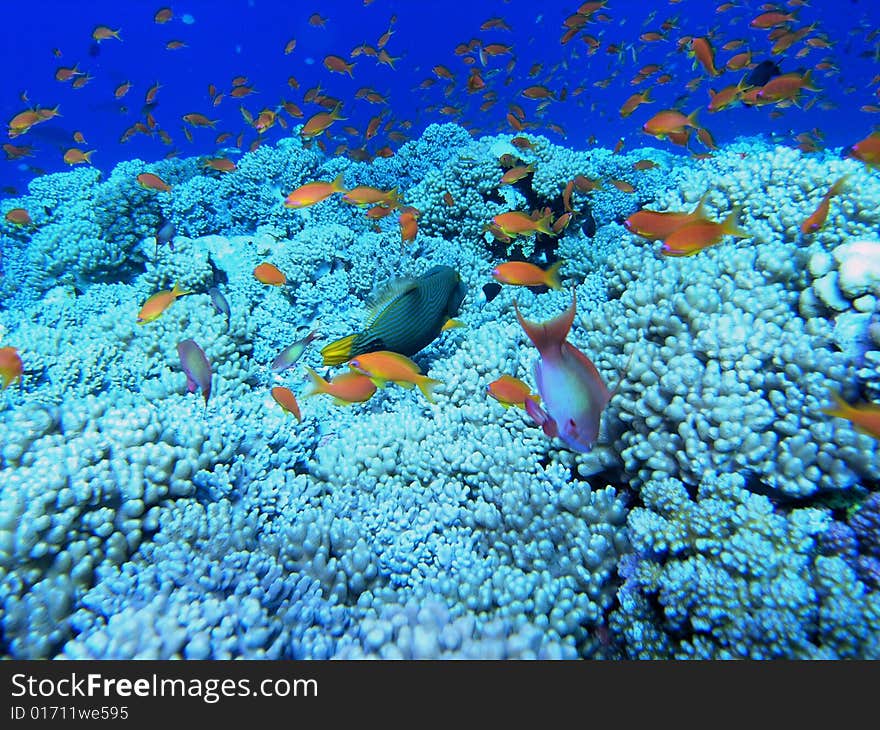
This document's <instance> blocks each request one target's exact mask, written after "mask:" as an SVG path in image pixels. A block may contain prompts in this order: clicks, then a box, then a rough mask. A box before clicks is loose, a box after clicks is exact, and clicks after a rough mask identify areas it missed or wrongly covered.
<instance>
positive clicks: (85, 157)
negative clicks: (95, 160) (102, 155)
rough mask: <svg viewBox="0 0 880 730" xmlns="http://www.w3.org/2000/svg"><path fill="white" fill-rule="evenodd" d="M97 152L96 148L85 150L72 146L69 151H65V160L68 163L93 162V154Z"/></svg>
mask: <svg viewBox="0 0 880 730" xmlns="http://www.w3.org/2000/svg"><path fill="white" fill-rule="evenodd" d="M94 153H95V151H94V150H89V151H88V152H83V151H82V150H80V149H77V148H76V147H71V148H70V149H69V150H67V152H65V153H64V162H65V163H67V164H68V165H79V164H82V163H88V164H89V165H91V164H92V155H93V154H94Z"/></svg>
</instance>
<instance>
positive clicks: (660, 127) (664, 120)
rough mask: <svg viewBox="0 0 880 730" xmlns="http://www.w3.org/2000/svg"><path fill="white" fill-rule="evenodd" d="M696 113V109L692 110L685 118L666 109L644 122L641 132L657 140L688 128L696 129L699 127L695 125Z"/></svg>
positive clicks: (679, 113)
mask: <svg viewBox="0 0 880 730" xmlns="http://www.w3.org/2000/svg"><path fill="white" fill-rule="evenodd" d="M698 111H699V110H698V109H694V111H692V112H691V113H690V114H688V115H687V116H685V115H684V114H682V113H681V112H679V111H676V110H675V109H666V110H664V111H662V112H658V113H657V114H655V115H654V116H653V117H651V118H650V119H649V120H648V121H647V122H645V124H644V126H643V127H642V130H643V131H644V132H645V133H646V134H650V135H651V136H653V137H657V138H658V139H663V138H664V137H667V136H669V135H670V134H673V133H675V132H684V131H685V129H686V128H688V127H691V128H693V129H697V128H699V125H698V124H697V112H698Z"/></svg>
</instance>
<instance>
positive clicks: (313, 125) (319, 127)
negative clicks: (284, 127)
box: [300, 104, 346, 139]
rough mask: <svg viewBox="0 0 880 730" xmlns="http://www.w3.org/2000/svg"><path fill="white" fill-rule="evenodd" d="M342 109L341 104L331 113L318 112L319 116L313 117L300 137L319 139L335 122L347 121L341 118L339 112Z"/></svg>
mask: <svg viewBox="0 0 880 730" xmlns="http://www.w3.org/2000/svg"><path fill="white" fill-rule="evenodd" d="M341 108H342V105H341V104H337V105H336V106H335V107H334V108H333V111H330V112H318V113H317V114H315V115H313V116H311V117H310V118H309V120H308V121H307V122H306V123H305V124H304V125H303V128H302V130H300V136H302V137H303V138H304V139H312V138H313V137H317V136H318V135H319V134H321V133H322V132H324V131H325V130H326V129H327V128H328V127H329V126H330V125H331V124H333V122H335V121H338V120H340V119H346V117H341V116H339V110H340V109H341Z"/></svg>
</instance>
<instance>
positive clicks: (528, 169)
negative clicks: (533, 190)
mask: <svg viewBox="0 0 880 730" xmlns="http://www.w3.org/2000/svg"><path fill="white" fill-rule="evenodd" d="M534 171H535V165H534V163H532V164H530V165H517V166H516V167H511V168H510V169H509V170H508V171H507V172H505V173H504V174H503V175H502V176H501V182H500V183H499V184H500V185H513V184H514V183H516V182H519V181H520V180H522V179H523V178H524V177H525V176H526V175H529V174H531V173H533V172H534Z"/></svg>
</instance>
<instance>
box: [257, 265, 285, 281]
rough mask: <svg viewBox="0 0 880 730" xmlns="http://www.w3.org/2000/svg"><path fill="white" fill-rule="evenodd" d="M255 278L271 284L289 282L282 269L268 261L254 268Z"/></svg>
mask: <svg viewBox="0 0 880 730" xmlns="http://www.w3.org/2000/svg"><path fill="white" fill-rule="evenodd" d="M254 278H255V279H256V280H257V281H259V282H260V283H261V284H268V285H269V286H284V285H285V284H286V283H287V277H286V276H285V275H284V274H283V273H282V271H281V270H280V269H279V268H278V267H277V266H275V265H274V264H270V263H268V262H266V261H264V262H263V263H262V264H260V265H259V266H257V267H256V268H255V269H254Z"/></svg>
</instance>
